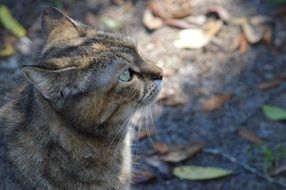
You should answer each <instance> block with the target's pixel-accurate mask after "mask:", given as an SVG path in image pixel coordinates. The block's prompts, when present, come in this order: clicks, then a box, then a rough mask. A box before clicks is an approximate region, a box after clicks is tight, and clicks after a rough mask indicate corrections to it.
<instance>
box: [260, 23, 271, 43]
mask: <svg viewBox="0 0 286 190" xmlns="http://www.w3.org/2000/svg"><path fill="white" fill-rule="evenodd" d="M262 39H263V42H265V43H266V44H271V43H272V41H273V31H272V28H269V27H268V28H265V30H264V33H263V38H262Z"/></svg>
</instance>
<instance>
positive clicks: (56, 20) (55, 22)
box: [41, 7, 79, 42]
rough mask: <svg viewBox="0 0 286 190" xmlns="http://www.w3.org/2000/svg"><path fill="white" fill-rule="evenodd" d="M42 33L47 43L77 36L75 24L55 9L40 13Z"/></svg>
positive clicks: (47, 9) (51, 8)
mask: <svg viewBox="0 0 286 190" xmlns="http://www.w3.org/2000/svg"><path fill="white" fill-rule="evenodd" d="M41 27H42V33H43V35H44V38H45V39H46V40H47V42H53V41H57V40H67V39H72V38H76V37H78V36H79V33H78V31H77V24H76V22H75V21H74V20H73V19H71V18H70V17H68V16H67V15H66V14H65V13H63V12H62V11H60V10H59V9H57V8H55V7H47V8H46V9H44V10H43V12H42V20H41Z"/></svg>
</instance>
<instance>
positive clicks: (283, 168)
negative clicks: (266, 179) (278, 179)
mask: <svg viewBox="0 0 286 190" xmlns="http://www.w3.org/2000/svg"><path fill="white" fill-rule="evenodd" d="M281 174H284V175H286V165H280V166H278V167H276V168H274V170H273V171H272V172H271V175H281Z"/></svg>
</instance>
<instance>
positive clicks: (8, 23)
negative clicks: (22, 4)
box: [0, 5, 27, 38]
mask: <svg viewBox="0 0 286 190" xmlns="http://www.w3.org/2000/svg"><path fill="white" fill-rule="evenodd" d="M0 23H2V25H3V26H4V27H5V28H6V29H7V30H9V31H10V32H11V33H12V34H14V35H15V36H17V37H19V38H21V37H24V36H26V34H27V32H26V30H25V28H24V27H23V26H22V25H21V24H20V23H19V22H18V21H17V20H16V19H15V18H14V17H13V16H12V14H11V12H10V11H9V9H8V8H7V7H6V6H4V5H0Z"/></svg>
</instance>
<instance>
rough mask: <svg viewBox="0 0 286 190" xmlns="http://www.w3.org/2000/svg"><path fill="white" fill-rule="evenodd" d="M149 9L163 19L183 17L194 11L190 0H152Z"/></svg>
mask: <svg viewBox="0 0 286 190" xmlns="http://www.w3.org/2000/svg"><path fill="white" fill-rule="evenodd" d="M148 7H149V9H150V10H151V11H152V12H153V14H154V15H155V16H157V17H160V18H162V19H169V18H183V17H186V16H188V15H190V14H191V13H192V4H191V3H190V2H189V1H185V0H183V1H169V0H152V1H151V2H150V3H149V5H148Z"/></svg>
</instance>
